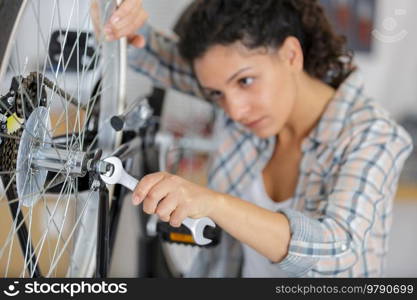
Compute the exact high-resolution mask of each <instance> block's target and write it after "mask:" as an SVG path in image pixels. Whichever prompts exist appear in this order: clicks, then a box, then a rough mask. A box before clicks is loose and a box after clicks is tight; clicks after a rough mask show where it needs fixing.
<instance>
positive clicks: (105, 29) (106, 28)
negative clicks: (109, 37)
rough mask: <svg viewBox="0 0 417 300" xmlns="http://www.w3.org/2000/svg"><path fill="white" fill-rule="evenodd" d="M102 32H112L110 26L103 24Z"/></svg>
mask: <svg viewBox="0 0 417 300" xmlns="http://www.w3.org/2000/svg"><path fill="white" fill-rule="evenodd" d="M104 32H105V33H108V34H111V33H112V30H111V27H110V26H105V27H104Z"/></svg>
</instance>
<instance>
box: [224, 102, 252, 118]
mask: <svg viewBox="0 0 417 300" xmlns="http://www.w3.org/2000/svg"><path fill="white" fill-rule="evenodd" d="M225 111H226V113H227V114H228V115H229V117H230V118H231V119H232V120H234V121H236V122H239V123H243V121H244V120H247V119H248V116H249V112H250V107H249V104H248V103H247V101H245V100H244V99H239V98H237V97H235V98H232V97H230V98H228V99H226V107H225Z"/></svg>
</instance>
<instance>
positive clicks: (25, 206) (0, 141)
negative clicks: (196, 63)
mask: <svg viewBox="0 0 417 300" xmlns="http://www.w3.org/2000/svg"><path fill="white" fill-rule="evenodd" d="M117 2H119V1H116V0H99V1H97V0H88V1H84V0H83V1H80V0H15V1H2V0H0V28H2V29H4V30H2V32H1V33H0V40H1V46H0V55H1V56H0V58H1V68H0V178H1V184H0V197H1V200H0V226H1V227H0V273H1V275H2V276H3V277H26V276H29V277H33V276H47V277H55V276H57V277H64V276H68V277H90V276H92V275H93V273H94V271H95V250H96V244H97V231H96V227H97V214H98V212H97V211H98V198H99V197H98V193H97V192H93V191H91V190H89V184H90V183H91V182H89V173H88V170H86V165H85V163H86V159H87V158H88V157H91V154H90V153H92V152H93V151H94V149H102V150H103V152H104V153H105V154H106V153H110V152H112V151H113V150H114V149H115V147H117V146H118V144H119V143H120V141H121V136H120V134H119V135H118V134H117V133H116V132H115V131H113V130H112V129H111V127H110V122H109V120H110V117H111V116H113V115H114V114H121V113H122V112H123V108H124V101H125V99H124V98H125V97H124V91H125V87H124V84H125V66H126V59H125V50H126V49H125V48H126V42H125V41H123V40H122V41H117V42H111V43H108V42H105V41H104V38H103V34H102V31H101V28H102V27H103V25H104V24H105V23H106V21H107V19H108V18H109V16H110V15H111V13H112V12H113V11H114V9H115V7H116V5H117ZM5 16H7V17H5ZM95 33H96V34H95ZM10 216H11V217H10Z"/></svg>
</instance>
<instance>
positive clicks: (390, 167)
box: [130, 26, 412, 277]
mask: <svg viewBox="0 0 417 300" xmlns="http://www.w3.org/2000/svg"><path fill="white" fill-rule="evenodd" d="M141 33H142V34H144V35H145V36H146V38H147V42H148V43H147V46H146V48H145V49H144V50H137V49H135V50H133V49H132V52H131V53H130V63H131V66H132V67H133V68H134V69H136V70H137V71H139V72H141V73H143V74H145V75H147V76H149V77H150V78H152V79H153V80H154V81H155V82H156V83H159V84H162V85H164V86H166V87H171V88H175V89H177V90H180V91H182V92H185V93H189V94H192V95H196V96H200V97H201V96H202V95H201V93H200V89H199V86H198V83H197V82H196V79H195V76H194V75H193V73H192V72H191V70H190V68H189V66H188V65H187V64H185V63H184V61H183V60H182V59H181V57H180V56H179V54H178V50H177V47H176V42H175V39H174V38H169V37H167V36H164V35H162V34H161V33H158V32H156V31H154V30H153V29H152V28H151V27H150V26H145V27H144V28H143V29H142V30H141ZM219 126H220V128H221V129H222V130H221V134H219V143H220V144H219V148H218V149H219V151H218V153H217V155H215V157H214V160H213V163H212V165H211V171H210V175H209V186H210V188H212V189H214V190H217V191H219V192H223V193H228V194H231V195H234V196H236V197H240V198H242V199H245V195H243V194H242V191H244V190H245V187H246V186H247V185H249V184H250V183H251V181H252V180H253V178H254V176H256V174H259V172H261V170H262V169H263V168H264V167H265V165H266V163H267V162H268V161H269V159H270V158H271V156H272V153H273V150H274V145H275V137H273V138H269V139H260V138H258V137H257V136H255V135H253V134H252V133H251V132H249V131H248V130H246V129H245V128H244V127H243V126H241V125H239V124H237V123H235V122H233V121H232V120H231V119H229V118H228V117H227V116H226V115H225V114H224V113H222V117H221V118H220V125H219ZM219 132H220V131H219ZM411 150H412V142H411V138H410V137H409V135H408V134H407V133H406V132H405V131H404V129H403V128H402V127H400V126H399V125H397V124H396V123H395V122H394V121H393V120H392V119H391V118H390V117H389V116H388V115H387V114H386V113H385V111H384V110H383V109H382V108H380V107H379V106H378V105H377V104H376V103H375V102H374V101H372V100H371V99H369V98H367V97H366V96H365V95H364V93H363V82H362V79H361V76H360V74H359V72H357V71H356V72H354V73H352V74H351V75H350V76H349V77H348V78H347V79H346V81H345V82H344V83H343V84H342V85H341V86H340V87H339V88H338V90H337V92H336V95H335V97H334V99H332V101H331V102H330V103H329V105H328V106H327V108H326V110H325V111H324V113H323V115H322V117H321V119H320V121H319V123H318V125H317V126H316V128H314V129H313V130H312V132H311V134H310V135H309V136H308V137H307V138H306V139H305V140H304V142H303V144H302V153H303V155H302V159H301V162H300V172H299V178H298V182H297V186H296V190H295V194H294V196H293V197H292V198H291V199H290V201H291V206H290V208H285V209H282V210H280V211H279V212H280V213H283V214H285V215H286V216H287V218H288V219H289V222H290V227H291V241H290V245H289V251H288V255H287V256H286V257H285V258H284V260H283V261H281V262H280V263H275V266H276V267H277V268H280V269H281V270H283V271H284V272H286V274H288V276H289V277H292V276H295V277H304V276H305V277H326V276H328V277H368V276H381V275H382V274H383V269H384V258H385V256H386V253H387V250H388V249H387V246H388V236H389V231H390V227H391V222H392V205H393V199H394V196H395V192H396V189H397V184H398V178H399V175H400V171H401V169H402V166H403V164H404V161H405V160H406V158H407V157H408V156H409V154H410V152H411ZM241 259H242V251H241V246H240V243H239V242H238V241H236V240H235V239H234V238H232V237H231V236H230V235H228V234H227V233H224V235H223V238H222V242H221V244H220V246H218V247H216V248H213V249H204V250H202V251H201V252H200V254H199V258H198V259H197V260H196V262H195V263H194V266H193V268H192V270H191V271H190V273H189V274H185V276H190V277H200V276H203V277H234V276H239V267H240V266H241ZM271 264H274V263H272V262H271Z"/></svg>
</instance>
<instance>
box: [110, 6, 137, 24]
mask: <svg viewBox="0 0 417 300" xmlns="http://www.w3.org/2000/svg"><path fill="white" fill-rule="evenodd" d="M141 7H142V1H141V0H125V1H123V2H122V4H121V5H120V6H119V7H118V8H117V9H116V11H115V12H114V13H113V14H112V16H111V17H110V22H111V23H112V24H117V23H118V22H119V21H121V20H123V19H124V18H125V17H126V16H127V15H129V14H130V13H131V12H132V11H134V10H135V9H137V8H141Z"/></svg>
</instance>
